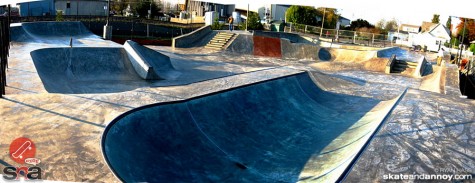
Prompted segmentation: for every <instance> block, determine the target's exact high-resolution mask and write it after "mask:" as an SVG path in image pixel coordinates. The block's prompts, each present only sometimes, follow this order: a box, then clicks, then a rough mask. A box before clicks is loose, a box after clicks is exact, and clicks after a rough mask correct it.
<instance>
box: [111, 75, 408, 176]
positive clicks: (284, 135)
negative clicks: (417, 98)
mask: <svg viewBox="0 0 475 183" xmlns="http://www.w3.org/2000/svg"><path fill="white" fill-rule="evenodd" d="M314 81H315V78H313V75H311V74H308V73H300V74H295V75H290V76H286V77H282V78H276V79H273V80H269V81H264V82H260V83H254V84H250V85H247V86H241V87H237V88H234V89H230V90H226V91H221V92H218V93H212V94H207V95H205V96H198V97H196V98H190V99H185V100H182V101H176V102H169V103H158V104H153V105H149V106H144V107H140V108H137V109H133V110H131V111H129V112H126V113H124V114H122V115H120V116H119V117H117V118H116V119H114V120H113V121H112V122H111V123H110V124H109V125H108V126H107V128H106V129H105V131H104V134H103V138H102V150H103V153H104V156H105V160H106V161H107V163H108V164H109V166H110V168H111V169H112V170H113V172H114V173H115V175H116V176H117V177H118V178H119V179H120V180H121V181H124V182H297V181H317V182H335V181H336V180H337V179H338V178H340V177H341V176H342V175H343V174H345V172H346V170H347V168H348V167H349V165H351V164H352V162H353V161H354V160H355V157H357V155H358V153H359V152H360V150H361V149H362V148H363V147H364V146H365V144H367V143H368V140H369V139H370V138H371V137H372V135H373V134H374V133H375V131H376V129H377V128H378V127H379V126H380V125H381V123H382V122H383V121H384V120H385V118H386V117H387V116H388V114H389V113H390V111H391V110H392V108H393V107H394V105H395V104H396V103H397V101H398V100H399V99H400V97H399V98H396V99H394V100H391V101H379V100H375V99H371V98H364V97H357V96H349V95H342V94H335V93H331V92H326V91H324V90H322V89H320V88H319V87H318V85H317V84H316V83H315V82H314Z"/></svg>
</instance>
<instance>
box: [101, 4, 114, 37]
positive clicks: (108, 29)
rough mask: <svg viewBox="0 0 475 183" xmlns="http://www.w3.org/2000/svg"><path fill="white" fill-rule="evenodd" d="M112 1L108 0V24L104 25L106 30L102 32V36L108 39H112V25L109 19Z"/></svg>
mask: <svg viewBox="0 0 475 183" xmlns="http://www.w3.org/2000/svg"><path fill="white" fill-rule="evenodd" d="M110 5H111V2H110V0H107V7H104V9H106V10H107V11H106V13H107V20H106V25H104V32H103V34H102V38H104V39H106V40H111V39H112V26H110V25H109V19H110V7H111V6H110Z"/></svg>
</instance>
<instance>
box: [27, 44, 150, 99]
mask: <svg viewBox="0 0 475 183" xmlns="http://www.w3.org/2000/svg"><path fill="white" fill-rule="evenodd" d="M31 57H32V59H33V62H34V64H35V67H36V70H37V71H38V74H39V76H40V78H41V81H42V82H43V84H44V86H45V89H46V90H47V91H48V92H50V93H104V92H107V93H108V92H121V91H128V90H132V89H135V88H137V87H138V86H143V85H144V84H146V82H145V81H144V80H143V79H142V78H140V76H139V75H138V74H137V73H136V71H135V70H134V67H133V66H132V64H131V62H130V60H129V59H128V58H127V53H126V51H125V50H124V49H123V48H90V47H89V48H87V47H82V48H46V49H39V50H35V51H32V52H31Z"/></svg>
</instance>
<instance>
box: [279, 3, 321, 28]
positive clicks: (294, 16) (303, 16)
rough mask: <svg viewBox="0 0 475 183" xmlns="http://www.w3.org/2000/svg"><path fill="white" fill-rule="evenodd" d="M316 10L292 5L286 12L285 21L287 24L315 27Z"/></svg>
mask: <svg viewBox="0 0 475 183" xmlns="http://www.w3.org/2000/svg"><path fill="white" fill-rule="evenodd" d="M316 16H317V10H316V9H315V8H313V7H310V6H296V5H292V6H290V7H289V9H287V11H286V19H287V21H288V22H292V23H297V24H305V25H316V23H317V20H316V19H315V17H316Z"/></svg>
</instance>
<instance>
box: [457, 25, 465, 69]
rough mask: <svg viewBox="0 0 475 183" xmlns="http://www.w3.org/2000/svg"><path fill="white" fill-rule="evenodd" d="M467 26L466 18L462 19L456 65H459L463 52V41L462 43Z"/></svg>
mask: <svg viewBox="0 0 475 183" xmlns="http://www.w3.org/2000/svg"><path fill="white" fill-rule="evenodd" d="M466 26H467V19H466V18H463V29H462V42H461V43H460V47H459V49H460V54H459V57H458V58H457V63H458V64H457V65H460V60H461V59H462V51H463V49H462V48H463V41H464V38H465V27H466Z"/></svg>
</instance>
